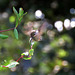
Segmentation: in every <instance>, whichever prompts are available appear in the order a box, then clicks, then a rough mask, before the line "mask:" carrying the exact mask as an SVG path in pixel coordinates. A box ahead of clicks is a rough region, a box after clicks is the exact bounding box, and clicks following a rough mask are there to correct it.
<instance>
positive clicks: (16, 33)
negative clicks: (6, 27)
mask: <svg viewBox="0 0 75 75" xmlns="http://www.w3.org/2000/svg"><path fill="white" fill-rule="evenodd" d="M14 35H15V38H16V39H18V31H17V29H16V28H15V29H14Z"/></svg>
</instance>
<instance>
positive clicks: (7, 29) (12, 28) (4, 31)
mask: <svg viewBox="0 0 75 75" xmlns="http://www.w3.org/2000/svg"><path fill="white" fill-rule="evenodd" d="M13 29H15V28H11V29H7V30H1V31H0V32H6V31H10V30H13Z"/></svg>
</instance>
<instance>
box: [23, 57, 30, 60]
mask: <svg viewBox="0 0 75 75" xmlns="http://www.w3.org/2000/svg"><path fill="white" fill-rule="evenodd" d="M23 59H25V60H30V59H31V57H23Z"/></svg>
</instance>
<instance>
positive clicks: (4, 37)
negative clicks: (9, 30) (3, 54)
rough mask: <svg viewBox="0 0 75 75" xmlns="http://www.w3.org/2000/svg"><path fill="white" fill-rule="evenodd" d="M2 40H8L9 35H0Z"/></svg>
mask: <svg viewBox="0 0 75 75" xmlns="http://www.w3.org/2000/svg"><path fill="white" fill-rule="evenodd" d="M0 38H2V39H6V38H8V35H3V34H0Z"/></svg>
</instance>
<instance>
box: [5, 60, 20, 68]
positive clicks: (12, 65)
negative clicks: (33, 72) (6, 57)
mask: <svg viewBox="0 0 75 75" xmlns="http://www.w3.org/2000/svg"><path fill="white" fill-rule="evenodd" d="M18 64H19V63H18V62H16V61H13V62H12V63H10V64H8V65H7V66H6V67H8V68H13V67H15V66H16V65H18Z"/></svg>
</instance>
